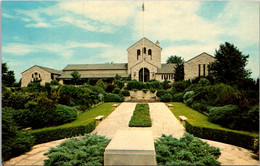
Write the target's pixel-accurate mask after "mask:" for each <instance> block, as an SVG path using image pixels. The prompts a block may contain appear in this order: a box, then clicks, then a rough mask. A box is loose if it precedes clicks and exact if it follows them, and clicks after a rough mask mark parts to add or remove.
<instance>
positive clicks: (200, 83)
mask: <svg viewBox="0 0 260 166" xmlns="http://www.w3.org/2000/svg"><path fill="white" fill-rule="evenodd" d="M198 84H199V85H200V86H208V85H210V82H209V80H207V79H206V78H201V79H200V80H199V83H198Z"/></svg>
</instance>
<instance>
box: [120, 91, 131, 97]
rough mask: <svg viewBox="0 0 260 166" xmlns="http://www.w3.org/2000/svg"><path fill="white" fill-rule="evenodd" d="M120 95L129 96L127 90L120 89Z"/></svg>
mask: <svg viewBox="0 0 260 166" xmlns="http://www.w3.org/2000/svg"><path fill="white" fill-rule="evenodd" d="M122 95H123V96H130V92H129V90H122Z"/></svg>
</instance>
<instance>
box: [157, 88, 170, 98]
mask: <svg viewBox="0 0 260 166" xmlns="http://www.w3.org/2000/svg"><path fill="white" fill-rule="evenodd" d="M165 94H169V91H167V90H158V91H157V93H156V96H157V97H161V96H162V95H165Z"/></svg>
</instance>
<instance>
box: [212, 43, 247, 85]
mask: <svg viewBox="0 0 260 166" xmlns="http://www.w3.org/2000/svg"><path fill="white" fill-rule="evenodd" d="M215 58H216V61H215V62H213V63H211V65H210V74H211V76H213V77H214V78H215V79H216V81H217V82H223V83H225V84H230V85H234V84H237V83H239V82H240V81H242V80H244V79H246V78H249V76H250V74H251V72H250V71H249V70H246V69H245V66H246V65H247V61H248V58H249V55H243V54H242V52H240V51H239V49H238V48H237V47H235V46H234V45H233V44H230V43H228V42H225V44H221V45H220V46H219V49H218V50H216V53H215Z"/></svg>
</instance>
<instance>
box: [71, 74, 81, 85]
mask: <svg viewBox="0 0 260 166" xmlns="http://www.w3.org/2000/svg"><path fill="white" fill-rule="evenodd" d="M70 75H71V76H72V79H71V82H72V83H73V84H74V85H77V84H78V83H79V82H80V79H81V78H80V77H81V75H80V74H79V72H78V71H74V72H72V73H70Z"/></svg>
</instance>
